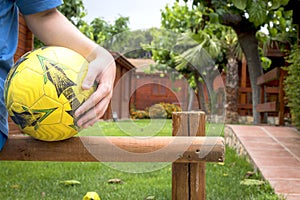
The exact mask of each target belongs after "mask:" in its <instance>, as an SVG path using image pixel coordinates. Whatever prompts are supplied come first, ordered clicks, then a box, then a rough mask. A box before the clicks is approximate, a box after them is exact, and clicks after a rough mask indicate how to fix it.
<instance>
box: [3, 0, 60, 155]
mask: <svg viewBox="0 0 300 200" xmlns="http://www.w3.org/2000/svg"><path fill="white" fill-rule="evenodd" d="M61 4H62V1H61V0H29V1H28V0H27V1H25V0H0V95H1V96H0V150H1V149H2V145H3V144H4V142H5V140H6V137H7V135H8V124H7V111H6V108H5V104H4V98H3V90H4V82H5V79H6V76H7V73H8V72H9V70H10V68H11V67H12V65H13V57H14V54H15V52H16V49H17V44H18V24H19V23H18V13H19V11H20V12H21V13H22V14H23V15H29V14H34V13H38V12H42V11H45V10H49V9H52V8H55V7H57V6H59V5H61ZM3 134H4V135H3Z"/></svg>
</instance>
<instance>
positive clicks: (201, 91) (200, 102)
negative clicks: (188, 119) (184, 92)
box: [195, 75, 207, 114]
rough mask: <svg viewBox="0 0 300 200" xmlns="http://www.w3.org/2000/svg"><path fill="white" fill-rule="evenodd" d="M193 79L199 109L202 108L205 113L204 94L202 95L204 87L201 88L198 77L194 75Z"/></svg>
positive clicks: (201, 84)
mask: <svg viewBox="0 0 300 200" xmlns="http://www.w3.org/2000/svg"><path fill="white" fill-rule="evenodd" d="M195 81H196V85H197V90H198V92H197V98H198V102H199V109H200V110H202V111H203V112H205V113H206V114H207V108H206V101H205V96H204V88H203V86H204V85H203V83H202V82H201V81H200V80H199V77H198V76H197V75H195Z"/></svg>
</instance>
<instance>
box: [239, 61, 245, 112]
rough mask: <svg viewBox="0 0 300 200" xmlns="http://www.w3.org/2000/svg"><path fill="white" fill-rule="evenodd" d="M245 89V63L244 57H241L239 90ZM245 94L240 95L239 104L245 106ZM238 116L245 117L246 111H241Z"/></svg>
mask: <svg viewBox="0 0 300 200" xmlns="http://www.w3.org/2000/svg"><path fill="white" fill-rule="evenodd" d="M246 87H247V61H246V57H245V55H243V59H242V71H241V88H246ZM246 94H247V93H244V92H243V93H241V94H240V104H243V105H245V104H246V103H247V101H246V98H247V95H246ZM240 115H242V116H245V115H246V110H245V109H241V111H240Z"/></svg>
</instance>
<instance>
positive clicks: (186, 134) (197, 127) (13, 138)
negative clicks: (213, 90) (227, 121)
mask: <svg viewBox="0 0 300 200" xmlns="http://www.w3.org/2000/svg"><path fill="white" fill-rule="evenodd" d="M172 123H173V125H172V126H173V129H172V135H173V136H170V137H167V136H166V137H164V136H161V137H159V136H156V137H110V136H108V137H106V136H85V137H83V136H82V137H73V138H70V139H68V140H65V141H58V142H43V141H38V140H35V139H33V138H31V137H29V136H25V135H20V134H17V135H10V136H9V139H8V141H7V143H6V144H5V146H4V148H3V150H2V152H0V160H12V161H13V160H21V161H67V162H84V161H86V162H172V199H173V200H192V199H195V200H204V199H205V162H223V161H224V157H225V156H224V153H225V143H224V139H223V138H222V137H205V114H204V113H203V112H178V113H173V119H172Z"/></svg>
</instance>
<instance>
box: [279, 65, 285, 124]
mask: <svg viewBox="0 0 300 200" xmlns="http://www.w3.org/2000/svg"><path fill="white" fill-rule="evenodd" d="M286 74H287V72H286V71H284V70H283V69H280V72H279V95H278V102H279V111H278V121H279V125H280V126H283V125H284V113H285V112H284V111H285V102H284V78H285V76H286Z"/></svg>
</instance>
